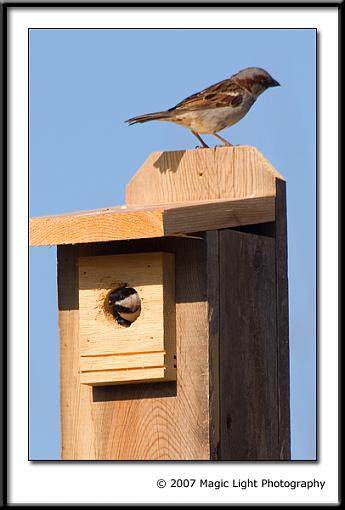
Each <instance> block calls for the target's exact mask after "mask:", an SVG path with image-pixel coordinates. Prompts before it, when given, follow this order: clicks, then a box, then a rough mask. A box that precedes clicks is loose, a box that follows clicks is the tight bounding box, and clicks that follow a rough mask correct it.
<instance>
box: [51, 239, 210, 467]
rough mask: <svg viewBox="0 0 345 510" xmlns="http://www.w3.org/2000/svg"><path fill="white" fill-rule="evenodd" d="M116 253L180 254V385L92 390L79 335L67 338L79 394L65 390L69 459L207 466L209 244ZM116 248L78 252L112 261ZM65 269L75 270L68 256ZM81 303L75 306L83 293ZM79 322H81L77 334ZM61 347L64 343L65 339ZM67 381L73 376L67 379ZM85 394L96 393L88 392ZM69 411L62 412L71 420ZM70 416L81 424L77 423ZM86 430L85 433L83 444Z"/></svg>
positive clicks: (158, 244) (119, 246)
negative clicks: (81, 368) (81, 363)
mask: <svg viewBox="0 0 345 510" xmlns="http://www.w3.org/2000/svg"><path fill="white" fill-rule="evenodd" d="M115 246H116V250H117V253H118V254H119V253H121V251H122V252H123V253H126V252H127V251H128V252H129V253H135V252H139V253H143V252H152V251H158V252H161V251H168V252H171V253H174V254H175V267H176V285H175V293H176V347H177V351H176V360H175V362H176V365H177V381H176V382H167V383H165V382H163V383H159V384H156V383H149V384H147V383H139V384H137V383H133V384H126V385H118V386H116V385H115V386H100V387H94V388H93V389H92V388H91V386H88V385H86V384H80V381H79V380H78V372H77V367H78V363H77V364H76V355H77V347H76V344H78V338H77V336H76V335H72V337H69V339H68V342H67V343H66V350H67V352H65V357H66V358H67V359H68V360H70V359H71V358H72V357H73V356H74V358H73V359H74V369H73V373H74V377H75V378H76V380H75V381H74V383H75V386H74V389H73V391H71V390H69V393H68V391H67V387H65V390H64V399H65V402H66V405H67V404H68V405H69V406H70V407H69V408H67V410H68V409H69V411H68V412H69V414H68V416H67V417H66V416H65V418H64V420H63V427H62V441H63V444H64V445H65V446H64V449H63V458H65V459H73V458H74V459H90V458H91V459H99V460H111V459H117V460H121V459H122V460H207V459H208V458H209V454H210V446H209V382H208V306H207V302H206V278H205V275H206V247H205V242H204V240H203V239H186V238H169V239H154V240H147V241H143V240H140V241H130V242H126V243H116V245H115ZM66 248H67V247H66ZM61 249H64V248H60V250H61ZM112 249H114V246H109V245H108V244H107V243H104V244H103V245H102V244H96V245H92V244H86V245H83V246H81V247H79V253H80V255H82V256H86V257H90V256H93V254H94V256H95V257H97V256H102V255H103V254H109V251H111V250H112ZM66 264H67V266H68V265H69V264H72V267H74V265H73V263H72V261H71V259H69V258H68V257H67V256H66ZM60 269H61V270H63V272H64V274H66V276H65V281H66V279H67V281H69V278H70V276H71V271H69V272H67V271H66V269H67V267H66V266H65V267H64V268H63V267H60ZM77 274H78V273H76V275H77ZM76 275H75V276H74V278H77V276H76ZM62 285H63V282H62V281H61V286H62ZM69 290H70V289H69ZM75 297H76V303H75V305H76V304H77V302H78V293H77V291H75ZM76 314H78V311H77V310H76ZM78 323H79V321H78V318H77V321H76V323H75V328H76V330H77V328H78ZM66 333H67V330H66ZM62 340H64V341H65V342H66V338H65V336H64V335H63V338H62ZM61 370H62V373H64V372H65V371H66V370H71V366H70V365H68V364H66V362H64V363H63V365H62V368H61ZM64 377H65V379H66V377H67V378H68V377H70V376H69V375H68V374H65V375H64ZM70 383H71V384H72V381H71V380H70ZM83 388H84V389H86V390H89V391H90V392H91V393H90V392H86V393H85V391H83ZM73 395H75V397H74V396H73ZM81 395H83V398H82V399H81V398H80V396H81ZM66 405H65V407H64V408H63V410H62V413H66ZM71 416H74V417H75V418H74V419H73V420H72V419H71ZM85 420H86V421H85ZM83 428H85V429H86V432H85V435H84V436H83V437H80V431H81V430H82V429H83ZM71 442H73V444H71Z"/></svg>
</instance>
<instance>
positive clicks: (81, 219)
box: [30, 147, 290, 460]
mask: <svg viewBox="0 0 345 510" xmlns="http://www.w3.org/2000/svg"><path fill="white" fill-rule="evenodd" d="M30 238H31V244H35V245H39V244H58V245H59V246H58V291H59V324H60V342H61V351H60V352H61V358H60V373H61V445H62V447H61V452H62V458H63V459H85V460H86V459H99V460H101V459H102V460H103V459H109V460H110V459H114V460H287V459H289V458H290V416H289V348H288V299H287V243H286V206H285V182H284V180H283V179H282V177H281V176H280V175H279V174H278V172H277V171H276V170H275V169H274V168H273V167H272V166H271V165H270V164H269V163H268V162H267V161H266V160H265V159H264V158H263V156H262V155H261V154H260V153H259V152H258V151H257V150H256V149H254V148H251V147H233V148H225V147H224V148H223V147H222V148H216V149H200V150H193V151H178V152H173V153H155V154H151V156H150V157H149V158H148V160H147V161H146V162H145V163H144V164H143V166H142V167H141V169H140V170H139V171H138V172H137V174H136V175H135V176H134V177H133V179H132V180H131V181H130V183H129V184H128V187H127V205H126V208H109V209H105V210H101V211H88V212H85V213H78V214H73V215H64V216H60V217H59V216H55V217H48V218H38V219H37V218H36V219H35V218H34V219H32V220H31V225H30ZM154 252H160V253H164V252H168V253H169V254H171V256H172V257H174V261H175V321H174V322H172V323H171V324H174V326H171V325H170V326H169V328H171V327H174V328H175V324H176V331H175V333H176V358H174V359H175V364H176V367H175V368H176V380H163V379H161V380H159V381H157V382H133V381H131V382H130V384H115V385H114V384H112V385H107V386H104V385H101V386H95V385H92V384H83V383H82V382H81V375H80V374H81V372H80V362H79V357H80V331H79V327H80V325H79V323H80V316H79V315H80V314H79V294H78V291H79V286H80V284H79V260H81V259H80V258H81V257H94V258H95V260H97V257H101V256H106V255H115V254H116V255H121V254H122V255H126V254H142V253H147V254H149V253H154ZM121 260H122V259H121ZM170 315H171V314H170ZM113 379H114V378H113Z"/></svg>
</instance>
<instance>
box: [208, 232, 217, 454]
mask: <svg viewBox="0 0 345 510" xmlns="http://www.w3.org/2000/svg"><path fill="white" fill-rule="evenodd" d="M206 242H207V302H208V322H209V332H208V336H209V339H208V341H209V409H210V426H209V434H210V460H217V459H218V449H219V441H220V393H219V391H220V388H219V383H220V380H219V328H220V324H219V321H220V315H219V306H220V304H219V299H220V296H219V285H220V283H219V277H220V275H219V232H218V231H217V230H213V231H210V232H207V234H206Z"/></svg>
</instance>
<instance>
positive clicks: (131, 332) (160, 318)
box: [79, 252, 176, 384]
mask: <svg viewBox="0 0 345 510" xmlns="http://www.w3.org/2000/svg"><path fill="white" fill-rule="evenodd" d="M123 285H126V286H128V287H132V288H134V289H135V290H136V291H137V293H138V295H139V297H140V300H141V312H140V315H139V317H138V318H137V320H136V321H135V322H133V323H132V325H131V326H130V327H123V326H122V325H120V324H118V323H117V322H116V320H115V319H114V316H113V314H112V312H111V310H110V309H109V307H108V306H107V296H108V295H109V293H110V292H111V291H112V290H114V289H116V288H119V287H121V286H123ZM174 317H175V271H174V255H173V254H171V253H161V252H152V253H140V254H136V253H128V254H125V255H105V256H98V257H80V258H79V320H80V326H79V331H80V341H79V343H80V355H81V356H82V357H84V356H88V357H90V356H93V357H95V356H98V362H97V365H98V370H97V372H96V371H92V372H90V373H88V374H87V375H85V374H84V375H83V376H82V382H86V383H88V384H92V382H93V381H94V383H95V384H99V383H100V382H103V383H104V384H105V383H107V379H106V376H107V375H109V381H108V382H109V383H111V382H115V381H121V382H124V381H126V380H127V381H128V382H131V381H132V380H138V379H139V378H140V377H139V375H140V374H141V375H142V376H143V377H144V378H148V379H153V378H155V379H156V378H157V377H160V378H166V379H169V380H172V379H175V378H176V368H175V364H176V362H175V361H174V358H173V356H174V355H176V326H175V320H174ZM156 351H160V352H165V353H166V357H165V362H163V361H161V362H160V363H157V362H154V360H155V359H156V357H157V354H156V353H155V352H156ZM133 353H137V354H136V355H134V356H133ZM138 353H146V359H147V358H150V356H151V357H152V362H151V363H149V364H148V366H152V367H158V366H163V368H164V370H161V371H160V372H159V374H160V375H159V376H158V375H157V373H158V370H137V371H133V370H132V369H133V368H137V369H141V368H142V365H141V364H139V365H133V362H134V361H135V360H138V361H139V362H140V363H142V360H143V357H141V358H140V355H139V354H138ZM115 354H116V355H117V356H111V357H110V356H109V355H115ZM119 355H122V356H119ZM102 361H104V365H103V366H102ZM146 361H147V360H146ZM83 363H84V364H85V361H84V362H83ZM109 363H111V365H112V366H110V365H109ZM126 363H128V365H126ZM146 364H147V363H146ZM83 366H84V365H81V369H82V370H83ZM124 368H130V369H131V370H129V371H127V372H121V373H117V374H115V373H111V372H109V370H110V369H117V370H123V369H124ZM165 369H166V370H165ZM89 371H90V369H89ZM100 371H102V373H99V372H100ZM126 377H127V378H128V379H126ZM132 377H133V379H132Z"/></svg>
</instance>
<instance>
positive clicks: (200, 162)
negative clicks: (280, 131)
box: [126, 147, 282, 206]
mask: <svg viewBox="0 0 345 510" xmlns="http://www.w3.org/2000/svg"><path fill="white" fill-rule="evenodd" d="M276 178H282V177H281V176H280V175H279V173H278V172H277V171H276V170H275V169H274V167H273V166H272V165H271V164H270V163H269V162H268V161H267V160H266V159H265V158H264V157H263V155H262V154H261V153H260V152H259V151H258V150H257V149H256V148H255V147H216V148H214V149H199V150H195V149H194V150H188V151H175V152H155V153H153V154H151V155H150V156H149V157H148V159H147V160H146V161H145V162H144V164H143V165H142V166H141V167H140V169H139V170H138V171H137V173H136V174H135V175H134V177H133V178H132V179H131V181H130V182H129V183H128V185H127V190H126V203H127V205H128V206H132V205H152V204H168V203H176V202H184V201H200V200H214V199H221V198H223V199H226V198H237V199H239V198H244V197H259V196H265V195H273V194H274V193H275V179H276ZM147 189H150V193H146V190H147Z"/></svg>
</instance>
